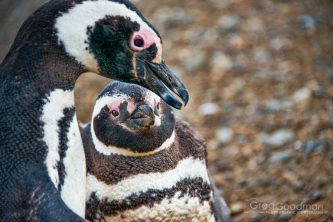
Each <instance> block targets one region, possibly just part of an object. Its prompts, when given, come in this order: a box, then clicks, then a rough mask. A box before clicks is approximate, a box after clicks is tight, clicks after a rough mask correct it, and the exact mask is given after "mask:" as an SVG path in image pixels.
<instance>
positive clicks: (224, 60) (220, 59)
mask: <svg viewBox="0 0 333 222" xmlns="http://www.w3.org/2000/svg"><path fill="white" fill-rule="evenodd" d="M212 67H213V68H212V69H213V73H217V72H226V71H228V70H230V69H231V68H232V61H231V59H230V57H229V56H227V55H226V54H224V53H223V52H215V53H214V56H213V60H212Z"/></svg>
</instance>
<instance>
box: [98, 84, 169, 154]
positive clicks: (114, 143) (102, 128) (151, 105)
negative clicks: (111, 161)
mask: <svg viewBox="0 0 333 222" xmlns="http://www.w3.org/2000/svg"><path fill="white" fill-rule="evenodd" d="M91 127H92V131H93V134H94V135H95V137H96V138H97V139H98V140H99V141H100V142H101V143H103V144H104V145H105V146H107V147H117V148H121V149H126V150H129V151H132V152H135V153H145V152H150V151H154V150H155V149H158V148H159V147H161V145H162V144H163V143H164V142H165V141H166V140H168V139H169V138H170V137H171V136H172V134H173V131H174V128H175V117H174V115H173V111H172V109H171V108H170V107H169V106H168V105H167V104H166V103H165V102H164V101H163V100H161V99H160V97H159V96H157V95H156V94H154V93H153V92H151V91H150V90H147V89H146V88H143V87H141V86H138V85H135V84H129V83H123V82H118V81H115V82H113V83H111V84H109V85H108V86H107V87H106V88H105V89H104V90H103V91H102V93H101V94H100V95H99V97H98V98H97V100H96V104H95V107H94V112H93V118H92V124H91Z"/></svg>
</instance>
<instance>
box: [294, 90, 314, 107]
mask: <svg viewBox="0 0 333 222" xmlns="http://www.w3.org/2000/svg"><path fill="white" fill-rule="evenodd" d="M311 96H312V91H311V89H309V88H307V87H304V88H301V89H299V90H297V91H296V92H295V93H294V94H293V95H292V101H293V103H295V104H298V105H299V106H301V107H302V109H305V108H306V107H308V105H309V104H310V101H311Z"/></svg>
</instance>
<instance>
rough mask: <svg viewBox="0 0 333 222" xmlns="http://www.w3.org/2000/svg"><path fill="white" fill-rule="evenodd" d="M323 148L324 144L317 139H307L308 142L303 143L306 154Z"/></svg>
mask: <svg viewBox="0 0 333 222" xmlns="http://www.w3.org/2000/svg"><path fill="white" fill-rule="evenodd" d="M323 148H325V144H322V143H320V142H318V141H309V142H306V143H305V145H304V152H305V153H306V154H311V153H314V152H319V151H321V150H322V149H323Z"/></svg>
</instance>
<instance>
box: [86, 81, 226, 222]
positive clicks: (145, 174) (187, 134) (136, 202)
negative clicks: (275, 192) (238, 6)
mask: <svg viewBox="0 0 333 222" xmlns="http://www.w3.org/2000/svg"><path fill="white" fill-rule="evenodd" d="M82 139H83V144H84V149H85V153H86V162H87V195H86V196H87V206H86V219H87V220H88V221H229V220H230V218H229V209H228V207H227V206H226V204H225V202H224V200H223V199H221V198H220V197H219V194H218V193H217V190H215V188H214V185H213V184H212V180H211V179H210V177H209V175H208V171H207V166H206V162H207V161H206V146H205V141H204V139H203V138H202V136H201V135H200V134H199V133H198V132H196V131H195V130H193V129H192V128H191V127H190V125H189V124H188V123H186V122H184V121H182V120H180V119H178V118H175V116H174V113H173V111H172V109H171V108H170V107H169V106H168V105H167V104H166V103H165V102H164V101H163V100H161V99H160V97H158V96H157V95H156V94H154V93H153V92H151V91H150V90H147V89H146V88H143V87H141V86H138V85H133V84H128V83H123V82H119V81H115V82H112V83H111V84H109V85H107V86H106V88H105V89H104V90H103V91H102V92H101V94H100V95H99V96H98V98H97V100H96V104H95V106H94V111H93V116H92V120H91V124H88V125H86V126H85V127H84V128H83V130H82Z"/></svg>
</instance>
